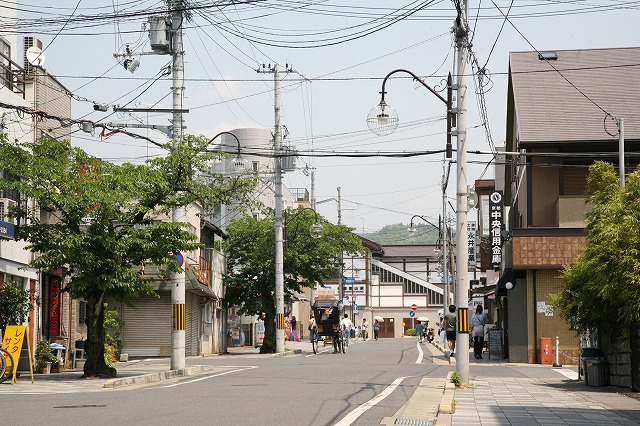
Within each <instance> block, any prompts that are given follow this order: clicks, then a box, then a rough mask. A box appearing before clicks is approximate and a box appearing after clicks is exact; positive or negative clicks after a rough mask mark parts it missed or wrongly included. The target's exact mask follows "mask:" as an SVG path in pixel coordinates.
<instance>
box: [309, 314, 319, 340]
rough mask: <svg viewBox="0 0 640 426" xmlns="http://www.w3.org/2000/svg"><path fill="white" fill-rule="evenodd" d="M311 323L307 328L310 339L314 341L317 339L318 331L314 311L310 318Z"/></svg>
mask: <svg viewBox="0 0 640 426" xmlns="http://www.w3.org/2000/svg"><path fill="white" fill-rule="evenodd" d="M308 324H309V325H308V326H307V330H309V339H310V341H313V339H317V338H318V337H317V333H318V324H317V323H316V317H315V315H313V313H312V314H311V317H310V318H309V323H308Z"/></svg>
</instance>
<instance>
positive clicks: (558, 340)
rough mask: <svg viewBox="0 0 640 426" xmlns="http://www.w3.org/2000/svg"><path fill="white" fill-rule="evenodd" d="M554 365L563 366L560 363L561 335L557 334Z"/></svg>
mask: <svg viewBox="0 0 640 426" xmlns="http://www.w3.org/2000/svg"><path fill="white" fill-rule="evenodd" d="M553 366H554V367H562V364H560V337H558V336H556V362H554V363H553Z"/></svg>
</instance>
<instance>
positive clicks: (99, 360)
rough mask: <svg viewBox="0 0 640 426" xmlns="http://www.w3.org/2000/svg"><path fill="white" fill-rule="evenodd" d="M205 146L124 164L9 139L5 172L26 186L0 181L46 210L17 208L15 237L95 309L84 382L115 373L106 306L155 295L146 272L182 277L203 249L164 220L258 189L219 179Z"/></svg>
mask: <svg viewBox="0 0 640 426" xmlns="http://www.w3.org/2000/svg"><path fill="white" fill-rule="evenodd" d="M206 147H207V140H206V139H205V138H203V137H194V136H187V137H185V138H182V139H181V140H179V141H174V143H173V144H172V145H171V148H172V149H170V150H169V153H168V155H167V156H166V157H162V158H155V159H152V160H149V161H147V163H146V164H144V165H133V164H128V163H125V164H122V165H116V164H112V163H109V162H104V161H100V160H99V159H97V158H95V157H92V156H89V155H88V154H87V153H85V152H84V151H83V150H81V149H79V148H74V147H72V146H71V144H70V143H69V142H66V141H65V142H60V141H56V140H49V139H48V140H42V141H39V142H36V143H27V144H20V143H18V142H17V141H16V142H9V141H7V140H6V138H5V139H3V143H2V148H1V149H0V170H6V171H9V172H10V173H11V174H13V175H14V176H20V177H21V179H17V180H16V179H13V180H8V179H0V188H12V189H16V190H18V191H19V193H20V194H21V197H23V199H27V200H34V201H36V202H37V204H38V206H39V209H38V210H33V209H30V208H29V205H28V203H19V204H18V207H17V208H16V209H14V211H13V212H12V214H13V216H15V217H16V218H17V219H18V221H19V225H18V226H17V227H16V231H15V238H16V239H19V240H24V241H27V243H28V244H27V249H29V250H31V251H33V252H34V253H38V256H37V257H36V258H35V260H34V261H33V262H31V264H30V266H31V267H33V268H36V269H37V270H39V271H50V270H56V269H62V270H63V273H64V274H65V276H66V277H68V278H69V281H68V283H67V284H66V286H65V287H64V291H66V292H68V293H69V294H70V295H71V296H72V297H73V298H82V299H84V300H86V301H87V305H88V307H87V340H88V345H89V347H88V353H87V362H86V363H85V367H84V375H85V376H106V377H114V376H115V374H116V370H115V369H114V368H112V367H109V366H107V365H106V364H105V361H104V336H105V329H104V323H105V303H108V302H110V301H114V302H124V303H127V304H130V305H133V303H134V301H135V299H136V298H138V297H139V296H141V295H143V294H155V293H153V290H152V288H151V287H150V286H149V285H148V283H147V282H146V281H145V280H144V277H143V276H142V274H141V273H140V265H142V264H143V263H144V262H149V263H153V264H156V265H166V267H167V269H168V270H169V271H177V270H179V268H178V265H177V263H176V262H175V261H174V259H173V257H172V253H174V252H178V251H189V250H194V249H196V248H198V247H199V244H198V242H197V241H195V240H194V239H195V237H194V236H193V234H192V233H190V232H189V231H188V228H187V227H186V224H182V223H171V222H170V221H167V220H166V219H165V221H162V220H161V219H162V218H168V217H171V216H170V211H171V209H172V208H174V207H176V206H186V205H189V204H190V203H194V202H198V203H200V204H201V205H203V206H204V207H205V208H210V207H211V206H212V205H213V204H215V203H221V202H229V201H230V200H232V199H234V198H238V197H239V198H242V196H243V195H244V194H246V193H247V192H250V191H251V190H252V188H253V184H252V183H251V181H249V180H242V179H233V180H229V179H225V178H224V177H222V176H220V175H215V174H211V173H210V171H209V167H208V164H209V162H210V161H211V160H212V159H214V157H216V156H214V155H213V154H206V153H205V151H206ZM168 148H169V146H167V149H168ZM40 212H42V216H41V215H40V214H39V213H40Z"/></svg>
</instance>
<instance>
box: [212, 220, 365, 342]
mask: <svg viewBox="0 0 640 426" xmlns="http://www.w3.org/2000/svg"><path fill="white" fill-rule="evenodd" d="M318 217H319V218H320V216H318ZM285 223H286V227H285V230H286V232H285V235H286V236H285V250H284V256H283V257H284V298H285V303H288V302H290V301H291V300H292V296H294V295H296V294H297V293H299V292H300V291H301V290H302V288H303V287H311V288H314V287H316V286H322V285H323V283H324V282H325V281H326V280H328V279H330V278H332V277H335V274H336V271H337V268H338V264H339V260H338V259H339V257H340V254H341V253H342V252H348V253H362V252H363V250H364V249H363V246H362V243H361V240H360V239H359V238H358V236H356V235H355V234H353V233H352V232H351V231H352V230H353V229H352V228H348V227H346V226H344V225H334V224H332V223H329V222H324V221H321V224H322V226H323V235H322V237H320V238H318V239H314V238H312V237H311V236H310V234H309V229H310V227H311V225H312V224H313V223H315V214H314V212H313V211H311V210H305V209H302V208H300V209H298V210H295V211H293V212H290V213H289V214H288V217H286V218H285ZM226 232H227V235H228V238H227V239H226V240H224V242H223V248H224V250H225V253H226V255H227V261H228V272H227V274H226V276H225V277H224V282H225V285H226V299H227V301H228V302H229V303H230V304H231V305H237V306H239V307H240V313H241V314H247V315H261V314H264V315H265V336H264V344H263V347H262V349H261V350H262V352H273V351H275V332H276V329H275V318H276V303H275V287H276V284H275V224H274V215H273V214H269V215H268V217H267V218H265V219H254V218H252V217H249V216H244V217H241V218H239V219H237V220H235V221H233V222H232V223H230V224H229V226H228V227H227V229H226Z"/></svg>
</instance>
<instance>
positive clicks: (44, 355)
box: [36, 340, 60, 373]
mask: <svg viewBox="0 0 640 426" xmlns="http://www.w3.org/2000/svg"><path fill="white" fill-rule="evenodd" d="M59 361H60V360H59V359H58V358H57V357H56V356H55V355H54V354H53V352H51V347H50V346H49V342H47V341H46V340H40V341H39V342H38V344H37V345H36V369H37V370H38V372H40V373H49V372H50V371H51V365H52V364H53V363H56V364H58V362H59Z"/></svg>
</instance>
